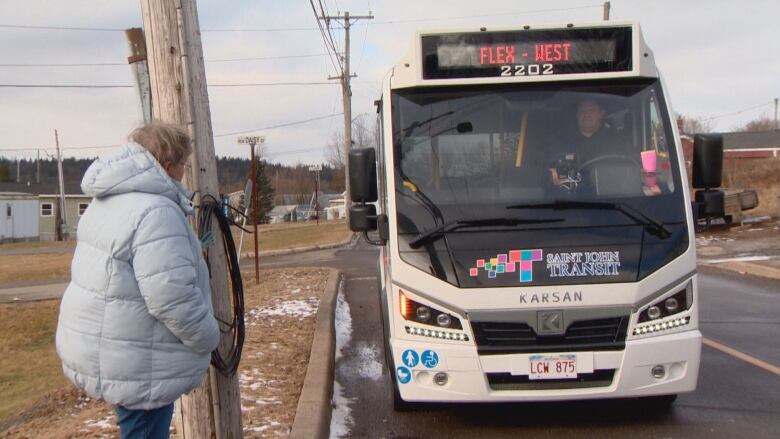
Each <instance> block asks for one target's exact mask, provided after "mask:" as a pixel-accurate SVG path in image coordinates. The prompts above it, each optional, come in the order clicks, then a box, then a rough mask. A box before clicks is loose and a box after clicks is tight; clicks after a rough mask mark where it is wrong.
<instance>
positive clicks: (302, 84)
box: [0, 82, 334, 88]
mask: <svg viewBox="0 0 780 439" xmlns="http://www.w3.org/2000/svg"><path fill="white" fill-rule="evenodd" d="M309 85H334V83H333V82H256V83H236V84H209V85H208V86H209V87H275V86H309ZM134 87H135V86H134V85H121V84H0V88H134Z"/></svg>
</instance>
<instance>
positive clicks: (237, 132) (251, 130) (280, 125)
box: [0, 113, 343, 152]
mask: <svg viewBox="0 0 780 439" xmlns="http://www.w3.org/2000/svg"><path fill="white" fill-rule="evenodd" d="M342 114H343V113H333V114H326V115H324V116H317V117H312V118H310V119H304V120H297V121H294V122H287V123H283V124H278V125H271V126H267V127H263V128H252V129H250V130H242V131H234V132H230V133H221V134H215V135H214V137H226V136H233V135H236V134H245V133H251V132H255V131H268V130H273V129H276V128H284V127H289V126H293V125H302V124H305V123H309V122H314V121H317V120H322V119H327V118H331V117H335V116H341V115H342ZM117 146H120V145H119V144H116V145H91V146H64V147H61V148H60V149H62V150H72V149H104V148H116V147H117ZM50 149H54V148H53V147H48V148H46V147H43V148H40V147H39V148H29V147H28V148H0V152H7V151H37V150H41V151H47V150H50Z"/></svg>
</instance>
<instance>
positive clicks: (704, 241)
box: [696, 236, 734, 246]
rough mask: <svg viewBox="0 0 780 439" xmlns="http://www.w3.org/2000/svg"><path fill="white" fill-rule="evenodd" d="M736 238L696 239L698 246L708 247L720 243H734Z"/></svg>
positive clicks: (712, 237)
mask: <svg viewBox="0 0 780 439" xmlns="http://www.w3.org/2000/svg"><path fill="white" fill-rule="evenodd" d="M732 241H734V238H719V237H715V236H698V237H696V245H698V246H707V245H710V244H713V243H718V242H732Z"/></svg>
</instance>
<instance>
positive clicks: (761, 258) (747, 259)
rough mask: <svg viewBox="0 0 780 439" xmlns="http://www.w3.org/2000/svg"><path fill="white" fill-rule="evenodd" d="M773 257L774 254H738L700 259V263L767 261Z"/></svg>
mask: <svg viewBox="0 0 780 439" xmlns="http://www.w3.org/2000/svg"><path fill="white" fill-rule="evenodd" d="M771 259H775V256H738V257H735V258H723V259H700V260H699V262H700V263H702V264H722V263H724V262H755V261H768V260H771Z"/></svg>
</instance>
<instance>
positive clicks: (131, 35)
mask: <svg viewBox="0 0 780 439" xmlns="http://www.w3.org/2000/svg"><path fill="white" fill-rule="evenodd" d="M125 37H127V44H128V46H129V47H130V56H129V57H127V63H128V64H130V68H131V70H132V71H133V78H135V91H136V96H137V97H138V99H139V102H140V103H141V106H140V108H141V115H142V117H143V120H144V123H149V122H151V121H152V91H151V89H150V85H149V64H148V63H147V61H146V42H145V41H144V31H143V30H142V29H139V28H137V27H134V28H130V29H127V30H126V31H125Z"/></svg>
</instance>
